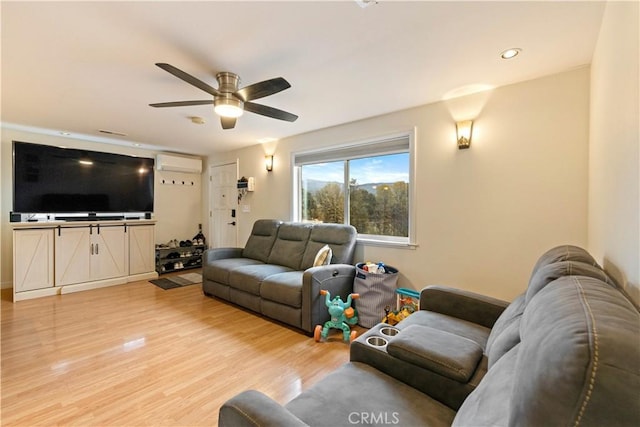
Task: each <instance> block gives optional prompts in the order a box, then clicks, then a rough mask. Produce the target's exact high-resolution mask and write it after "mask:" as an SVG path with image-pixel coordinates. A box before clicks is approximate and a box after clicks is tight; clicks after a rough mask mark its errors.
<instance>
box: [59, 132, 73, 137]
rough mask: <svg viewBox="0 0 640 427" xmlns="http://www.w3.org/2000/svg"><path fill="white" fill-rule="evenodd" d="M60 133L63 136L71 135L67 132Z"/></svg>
mask: <svg viewBox="0 0 640 427" xmlns="http://www.w3.org/2000/svg"><path fill="white" fill-rule="evenodd" d="M59 133H60V135H62V136H69V135H71V132H67V131H61V132H59Z"/></svg>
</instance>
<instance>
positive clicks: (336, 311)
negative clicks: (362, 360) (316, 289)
mask: <svg viewBox="0 0 640 427" xmlns="http://www.w3.org/2000/svg"><path fill="white" fill-rule="evenodd" d="M320 294H321V295H324V296H325V304H326V306H327V308H328V309H329V315H330V316H331V319H330V320H327V321H326V322H325V323H324V327H323V326H322V325H316V329H315V330H314V331H313V339H315V340H316V342H319V341H320V339H326V338H327V335H328V334H329V329H332V328H333V329H341V330H342V333H343V336H344V340H345V341H349V342H351V341H353V340H354V339H355V338H356V336H357V335H358V333H357V332H356V331H351V327H350V325H355V324H356V323H358V313H357V312H356V310H355V309H354V308H353V307H351V300H354V299H358V297H359V296H360V295H358V294H349V296H348V297H347V301H346V302H342V298H340V296H339V295H338V296H336V297H335V298H334V299H331V294H330V293H329V291H326V290H324V289H322V290H321V291H320Z"/></svg>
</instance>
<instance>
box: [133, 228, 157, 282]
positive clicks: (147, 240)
mask: <svg viewBox="0 0 640 427" xmlns="http://www.w3.org/2000/svg"><path fill="white" fill-rule="evenodd" d="M154 269H155V236H154V226H153V225H134V226H129V274H141V273H149V272H151V271H153V270H154Z"/></svg>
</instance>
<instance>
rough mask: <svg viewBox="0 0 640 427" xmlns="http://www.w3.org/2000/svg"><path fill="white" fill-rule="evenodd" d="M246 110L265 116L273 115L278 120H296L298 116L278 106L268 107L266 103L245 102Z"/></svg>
mask: <svg viewBox="0 0 640 427" xmlns="http://www.w3.org/2000/svg"><path fill="white" fill-rule="evenodd" d="M244 110H245V111H250V112H252V113H256V114H260V115H263V116H267V117H271V118H273V119H278V120H286V121H287V122H295V121H296V119H297V118H298V116H296V115H295V114H291V113H288V112H286V111H282V110H278V109H277V108H273V107H267V106H266V105H262V104H256V103H254V102H245V103H244Z"/></svg>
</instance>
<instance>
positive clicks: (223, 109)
mask: <svg viewBox="0 0 640 427" xmlns="http://www.w3.org/2000/svg"><path fill="white" fill-rule="evenodd" d="M242 106H243V102H242V101H240V100H238V99H235V98H221V97H216V99H215V100H214V102H213V111H215V113H216V114H217V115H219V116H222V117H234V118H235V117H240V116H241V115H242V113H243V112H244V110H243V109H242Z"/></svg>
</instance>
